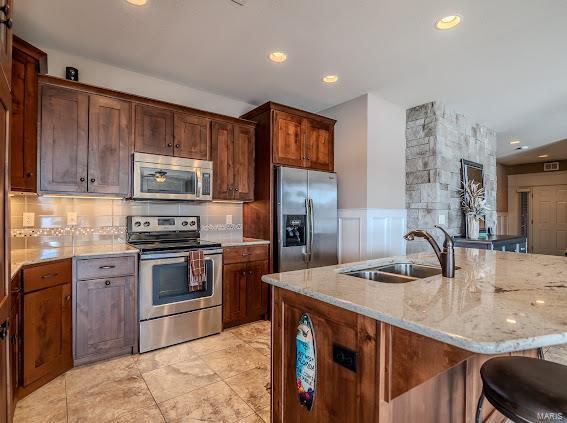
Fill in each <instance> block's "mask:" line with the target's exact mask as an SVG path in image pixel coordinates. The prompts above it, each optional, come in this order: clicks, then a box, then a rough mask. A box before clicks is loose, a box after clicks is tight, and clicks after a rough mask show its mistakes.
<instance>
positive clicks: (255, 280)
mask: <svg viewBox="0 0 567 423" xmlns="http://www.w3.org/2000/svg"><path fill="white" fill-rule="evenodd" d="M268 273H269V272H268V261H267V260H266V261H253V262H251V263H248V269H247V280H246V301H247V303H246V315H247V317H248V319H249V320H250V321H254V320H258V319H260V318H261V317H262V316H263V315H264V314H266V313H267V312H268V307H267V306H268V300H267V298H266V296H267V293H268V290H266V289H264V285H266V284H265V283H263V282H262V276H263V275H267V274H268Z"/></svg>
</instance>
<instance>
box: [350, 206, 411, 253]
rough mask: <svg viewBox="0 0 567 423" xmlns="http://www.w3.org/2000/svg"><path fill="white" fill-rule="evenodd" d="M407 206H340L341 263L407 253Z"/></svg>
mask: <svg viewBox="0 0 567 423" xmlns="http://www.w3.org/2000/svg"><path fill="white" fill-rule="evenodd" d="M406 215H407V213H406V210H404V209H341V210H339V263H349V262H353V261H360V260H367V259H374V258H381V257H389V256H396V255H402V254H405V249H406V241H405V240H404V239H403V235H404V233H405V231H406Z"/></svg>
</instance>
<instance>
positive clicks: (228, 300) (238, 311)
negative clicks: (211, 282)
mask: <svg viewBox="0 0 567 423" xmlns="http://www.w3.org/2000/svg"><path fill="white" fill-rule="evenodd" d="M246 267H247V265H246V263H235V264H227V265H225V266H224V272H223V284H222V289H223V291H222V298H223V302H222V320H223V326H224V327H228V326H233V325H235V324H238V323H239V322H240V321H243V320H245V319H246V279H247V276H248V275H247V269H246Z"/></svg>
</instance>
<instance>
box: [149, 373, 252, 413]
mask: <svg viewBox="0 0 567 423" xmlns="http://www.w3.org/2000/svg"><path fill="white" fill-rule="evenodd" d="M159 407H160V409H161V412H162V413H163V415H164V416H165V419H166V421H168V422H170V421H175V422H193V421H199V420H208V421H213V422H237V421H238V420H241V419H243V418H244V417H247V416H250V415H253V414H254V411H253V410H252V409H251V408H250V407H248V405H246V403H245V402H244V401H243V400H242V399H240V397H239V396H238V395H236V393H235V392H234V391H233V390H232V389H230V387H229V386H228V385H227V384H226V383H224V382H217V383H214V384H212V385H208V386H205V387H203V388H199V389H196V390H194V391H191V392H189V393H188V394H185V395H181V396H179V397H175V398H173V399H170V400H168V401H165V402H163V403H161V404H159Z"/></svg>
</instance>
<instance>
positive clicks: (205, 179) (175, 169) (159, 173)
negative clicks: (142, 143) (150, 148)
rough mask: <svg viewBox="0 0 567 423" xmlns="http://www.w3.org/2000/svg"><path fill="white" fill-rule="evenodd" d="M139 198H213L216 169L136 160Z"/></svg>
mask: <svg viewBox="0 0 567 423" xmlns="http://www.w3.org/2000/svg"><path fill="white" fill-rule="evenodd" d="M133 180H134V190H133V191H134V192H133V194H134V195H133V197H134V198H135V199H160V200H212V193H211V187H212V172H211V170H210V169H201V168H200V167H187V166H178V165H173V164H159V163H146V162H134V177H133Z"/></svg>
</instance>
